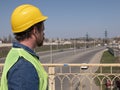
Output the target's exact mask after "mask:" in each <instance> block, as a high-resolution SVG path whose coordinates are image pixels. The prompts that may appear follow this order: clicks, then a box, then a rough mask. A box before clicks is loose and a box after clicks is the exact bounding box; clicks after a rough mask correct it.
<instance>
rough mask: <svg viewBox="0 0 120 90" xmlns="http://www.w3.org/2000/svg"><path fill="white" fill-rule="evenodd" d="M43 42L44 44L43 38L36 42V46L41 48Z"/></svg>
mask: <svg viewBox="0 0 120 90" xmlns="http://www.w3.org/2000/svg"><path fill="white" fill-rule="evenodd" d="M43 42H44V37H43V39H42V40H39V39H38V40H37V46H38V47H40V46H43Z"/></svg>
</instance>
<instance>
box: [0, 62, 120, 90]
mask: <svg viewBox="0 0 120 90" xmlns="http://www.w3.org/2000/svg"><path fill="white" fill-rule="evenodd" d="M43 66H44V67H45V70H46V71H47V72H48V74H49V87H50V88H51V90H106V89H109V90H117V88H119V90H120V87H119V85H120V84H119V83H120V64H43ZM2 69H3V64H0V73H2ZM117 84H118V85H117Z"/></svg>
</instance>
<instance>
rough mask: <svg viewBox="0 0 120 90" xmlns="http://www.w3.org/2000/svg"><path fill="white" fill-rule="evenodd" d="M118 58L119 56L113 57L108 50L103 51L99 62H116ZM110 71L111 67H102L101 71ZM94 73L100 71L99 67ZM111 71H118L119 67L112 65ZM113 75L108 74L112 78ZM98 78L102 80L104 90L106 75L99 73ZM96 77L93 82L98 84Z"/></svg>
mask: <svg viewBox="0 0 120 90" xmlns="http://www.w3.org/2000/svg"><path fill="white" fill-rule="evenodd" d="M118 59H119V57H114V56H113V55H112V54H111V53H110V52H109V51H105V52H104V53H103V56H102V59H101V62H100V63H109V64H110V63H118ZM110 72H111V67H102V73H110ZM96 73H101V68H100V67H99V68H98V70H97V71H96ZM112 73H120V69H119V67H112ZM114 77H115V76H114V75H109V78H110V79H111V80H112V79H113V78H114ZM98 78H99V79H100V80H102V79H103V78H104V80H103V82H104V83H103V85H102V88H103V89H102V90H105V88H106V86H105V83H106V80H107V77H105V76H104V75H102V74H101V75H99V76H98ZM98 78H95V83H96V85H98V86H100V80H98Z"/></svg>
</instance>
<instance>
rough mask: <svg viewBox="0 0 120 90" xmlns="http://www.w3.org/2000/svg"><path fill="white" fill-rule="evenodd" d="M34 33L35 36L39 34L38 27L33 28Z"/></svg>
mask: <svg viewBox="0 0 120 90" xmlns="http://www.w3.org/2000/svg"><path fill="white" fill-rule="evenodd" d="M33 33H34V34H36V33H37V27H36V26H34V28H33Z"/></svg>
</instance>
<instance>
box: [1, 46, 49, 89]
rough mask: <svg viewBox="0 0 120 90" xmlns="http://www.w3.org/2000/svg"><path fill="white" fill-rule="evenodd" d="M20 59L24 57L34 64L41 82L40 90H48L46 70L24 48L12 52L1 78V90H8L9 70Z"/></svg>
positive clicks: (14, 49)
mask: <svg viewBox="0 0 120 90" xmlns="http://www.w3.org/2000/svg"><path fill="white" fill-rule="evenodd" d="M19 57H24V58H25V59H26V60H28V61H29V62H31V63H32V64H33V66H34V67H35V69H36V71H37V73H38V77H39V82H40V83H39V90H46V89H47V86H48V74H47V73H46V71H45V70H44V68H43V66H42V65H41V63H40V61H39V60H38V59H37V58H35V57H33V56H32V55H31V54H29V53H28V52H26V51H25V50H24V49H22V48H12V49H11V50H10V52H9V54H8V56H7V58H6V61H5V65H4V69H3V73H2V78H1V86H0V90H8V84H7V73H8V71H9V69H10V68H11V67H12V66H13V65H14V64H15V63H16V62H17V60H18V58H19Z"/></svg>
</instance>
